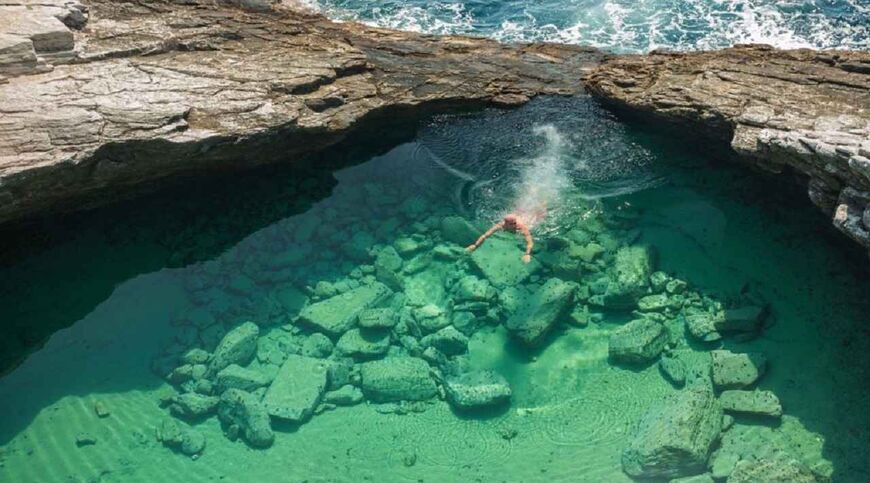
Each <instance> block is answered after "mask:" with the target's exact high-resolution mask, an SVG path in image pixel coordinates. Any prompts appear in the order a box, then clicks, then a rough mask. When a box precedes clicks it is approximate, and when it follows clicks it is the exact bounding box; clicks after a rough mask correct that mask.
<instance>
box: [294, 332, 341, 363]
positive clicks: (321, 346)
mask: <svg viewBox="0 0 870 483" xmlns="http://www.w3.org/2000/svg"><path fill="white" fill-rule="evenodd" d="M334 348H335V346H334V345H333V344H332V341H331V340H329V337H327V336H325V335H323V334H321V333H318V332H315V333H313V334H311V335H309V336H308V337H306V338H305V342H303V343H302V350H301V351H300V354H302V355H303V356H305V357H317V358H320V359H325V358H326V357H329V355H330V354H332V350H333V349H334Z"/></svg>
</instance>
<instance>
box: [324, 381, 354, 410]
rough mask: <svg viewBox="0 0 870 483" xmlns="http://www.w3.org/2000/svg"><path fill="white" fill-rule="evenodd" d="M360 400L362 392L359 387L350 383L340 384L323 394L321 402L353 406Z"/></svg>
mask: <svg viewBox="0 0 870 483" xmlns="http://www.w3.org/2000/svg"><path fill="white" fill-rule="evenodd" d="M362 400H363V393H362V391H361V390H360V388H358V387H356V386H351V385H350V384H346V385H344V386H341V387H340V388H338V389H336V390H334V391H330V392H328V393H326V394H325V395H324V396H323V402H325V403H328V404H335V405H336V406H353V405H354V404H359V403H360V402H362Z"/></svg>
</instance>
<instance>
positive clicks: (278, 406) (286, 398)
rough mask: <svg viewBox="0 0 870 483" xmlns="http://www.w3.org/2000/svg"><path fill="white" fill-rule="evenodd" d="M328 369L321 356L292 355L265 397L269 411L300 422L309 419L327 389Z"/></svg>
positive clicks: (279, 371)
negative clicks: (316, 357) (317, 357)
mask: <svg viewBox="0 0 870 483" xmlns="http://www.w3.org/2000/svg"><path fill="white" fill-rule="evenodd" d="M328 370H329V363H328V362H326V361H323V360H321V359H315V358H312V357H304V356H298V355H290V356H288V357H287V360H286V361H284V365H282V366H281V369H279V370H278V374H277V375H276V376H275V380H274V381H272V385H271V386H269V389H268V390H267V391H266V395H265V396H264V397H263V406H264V407H265V408H266V411H267V412H268V414H269V415H271V416H274V417H276V418H279V419H285V420H288V421H292V422H297V423H298V422H303V421H305V420H306V419H308V418H309V417H310V416H311V414H312V413H313V412H314V408H315V407H317V405H318V404H319V403H320V400H321V398H322V397H323V392H324V391H325V390H326V384H327V382H328V378H327V374H328Z"/></svg>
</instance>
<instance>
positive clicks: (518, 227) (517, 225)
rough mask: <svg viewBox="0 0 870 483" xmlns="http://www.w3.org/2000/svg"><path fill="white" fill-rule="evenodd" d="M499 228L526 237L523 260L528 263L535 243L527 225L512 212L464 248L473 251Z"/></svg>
mask: <svg viewBox="0 0 870 483" xmlns="http://www.w3.org/2000/svg"><path fill="white" fill-rule="evenodd" d="M499 230H504V231H509V232H511V233H517V232H519V233H522V235H523V237H525V239H526V252H525V253H524V254H523V262H525V263H529V262H531V261H532V247H533V246H534V245H535V242H534V241H533V240H532V233H531V232H530V231H529V227H528V225H526V224H525V223H523V222H522V221H521V220H520V218H519V217H518V216H517V215H515V214H513V213H511V214H508V215H505V217H504V219H502V221H500V222H498V223H496V224H495V225H493V226H492V228H490V229H489V230H486V233H484V234H483V235H480V238H478V239H477V241H476V242H474V243H473V244H471V245H468V246H467V247H466V248H465V249H466V250H467V251H469V252H473V251H474V250H476V249H477V248H479V247H480V245H482V244H483V242H484V241H486V239H487V238H489V237H490V236H491V235H492V234H493V233H495V232H497V231H499Z"/></svg>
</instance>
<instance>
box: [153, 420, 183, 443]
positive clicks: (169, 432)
mask: <svg viewBox="0 0 870 483" xmlns="http://www.w3.org/2000/svg"><path fill="white" fill-rule="evenodd" d="M155 436H156V437H157V441H160V442H161V443H163V444H164V445H165V446H169V447H170V448H174V447H178V446H179V445H181V442H182V441H183V440H184V431H183V430H182V428H181V424H179V423H178V421H176V420H174V419H170V418H166V419H164V420H163V421H161V423H160V426H159V427H158V428H157V430H156V434H155Z"/></svg>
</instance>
